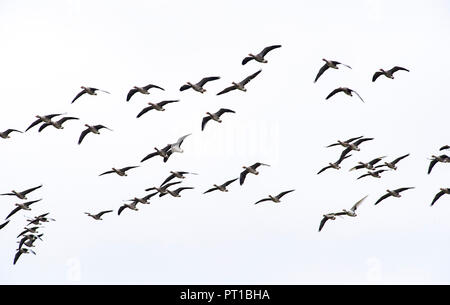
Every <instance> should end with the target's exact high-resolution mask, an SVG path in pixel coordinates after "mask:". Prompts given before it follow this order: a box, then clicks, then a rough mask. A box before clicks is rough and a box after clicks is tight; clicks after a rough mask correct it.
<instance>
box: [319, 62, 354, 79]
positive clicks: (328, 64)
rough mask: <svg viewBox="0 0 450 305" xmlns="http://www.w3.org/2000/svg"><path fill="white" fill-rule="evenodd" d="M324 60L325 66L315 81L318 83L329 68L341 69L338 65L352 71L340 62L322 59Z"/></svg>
mask: <svg viewBox="0 0 450 305" xmlns="http://www.w3.org/2000/svg"><path fill="white" fill-rule="evenodd" d="M322 60H323V61H324V62H325V64H324V65H323V66H322V67H321V68H320V70H319V72H318V73H317V75H316V78H315V79H314V82H317V80H318V79H319V77H320V76H321V75H322V74H323V73H324V72H325V71H326V70H328V68H332V69H339V67H338V65H343V66H345V67H347V68H349V69H351V67H350V66H347V65H345V64H343V63H340V62H338V61H335V60H328V59H325V58H322Z"/></svg>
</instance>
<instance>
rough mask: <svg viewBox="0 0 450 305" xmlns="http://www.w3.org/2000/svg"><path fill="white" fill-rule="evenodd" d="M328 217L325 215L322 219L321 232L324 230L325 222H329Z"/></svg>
mask: <svg viewBox="0 0 450 305" xmlns="http://www.w3.org/2000/svg"><path fill="white" fill-rule="evenodd" d="M327 220H328V217H323V218H322V220H321V221H320V225H319V232H320V231H321V230H322V228H323V226H324V225H325V223H326V222H327Z"/></svg>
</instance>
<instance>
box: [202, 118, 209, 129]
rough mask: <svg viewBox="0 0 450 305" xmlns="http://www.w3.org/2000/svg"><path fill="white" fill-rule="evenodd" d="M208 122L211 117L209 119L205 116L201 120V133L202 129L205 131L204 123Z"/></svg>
mask: <svg viewBox="0 0 450 305" xmlns="http://www.w3.org/2000/svg"><path fill="white" fill-rule="evenodd" d="M209 120H211V117H210V116H205V117H204V118H203V120H202V131H203V129H205V125H206V123H208V122H209Z"/></svg>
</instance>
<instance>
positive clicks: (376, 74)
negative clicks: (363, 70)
mask: <svg viewBox="0 0 450 305" xmlns="http://www.w3.org/2000/svg"><path fill="white" fill-rule="evenodd" d="M382 74H383V72H380V71H378V72H375V73H374V75H373V76H372V82H374V81H376V80H377V78H378V77H380V75H382Z"/></svg>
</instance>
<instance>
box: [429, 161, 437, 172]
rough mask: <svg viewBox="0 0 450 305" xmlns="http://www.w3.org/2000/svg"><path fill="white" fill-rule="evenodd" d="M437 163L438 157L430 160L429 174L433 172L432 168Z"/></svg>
mask: <svg viewBox="0 0 450 305" xmlns="http://www.w3.org/2000/svg"><path fill="white" fill-rule="evenodd" d="M436 163H438V160H437V159H433V160H431V162H430V166H429V167H428V175H429V174H430V173H431V170H432V169H433V167H434V166H435V165H436Z"/></svg>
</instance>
